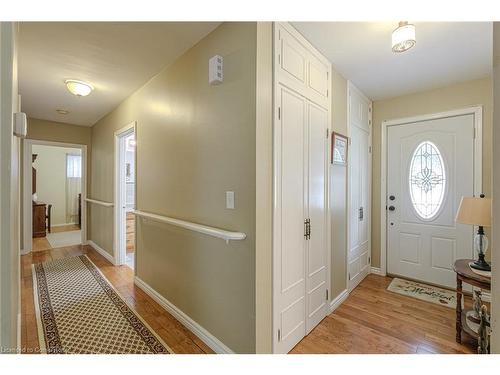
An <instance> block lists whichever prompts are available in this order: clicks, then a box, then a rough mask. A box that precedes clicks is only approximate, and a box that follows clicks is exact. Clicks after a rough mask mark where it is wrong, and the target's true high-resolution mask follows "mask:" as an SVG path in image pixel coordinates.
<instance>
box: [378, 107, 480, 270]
mask: <svg viewBox="0 0 500 375" xmlns="http://www.w3.org/2000/svg"><path fill="white" fill-rule="evenodd" d="M464 115H474V129H475V139H474V195H476V196H478V195H479V194H481V193H482V186H483V172H482V165H483V106H482V105H478V106H474V107H466V108H461V109H456V110H452V111H446V112H438V113H431V114H426V115H421V116H413V117H404V118H399V119H394V120H385V121H382V124H381V138H382V139H381V149H380V150H381V156H380V269H381V271H382V275H386V274H387V210H386V205H387V130H388V128H389V126H395V125H406V124H411V123H415V122H421V121H429V120H437V119H442V118H447V117H456V116H464Z"/></svg>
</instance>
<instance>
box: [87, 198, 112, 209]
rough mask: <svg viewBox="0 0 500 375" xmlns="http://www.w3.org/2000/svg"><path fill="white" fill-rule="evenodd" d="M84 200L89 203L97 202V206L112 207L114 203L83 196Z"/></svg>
mask: <svg viewBox="0 0 500 375" xmlns="http://www.w3.org/2000/svg"><path fill="white" fill-rule="evenodd" d="M85 201H86V202H89V203H94V204H97V205H99V206H104V207H113V206H114V203H112V202H106V201H101V200H98V199H91V198H85Z"/></svg>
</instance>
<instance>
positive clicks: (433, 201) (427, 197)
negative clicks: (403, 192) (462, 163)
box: [408, 141, 446, 220]
mask: <svg viewBox="0 0 500 375" xmlns="http://www.w3.org/2000/svg"><path fill="white" fill-rule="evenodd" d="M408 181H409V185H410V186H409V187H410V198H411V202H412V204H413V207H414V208H415V211H416V212H417V214H418V216H420V218H421V219H424V220H430V219H432V218H433V217H434V216H436V214H437V213H438V212H439V209H440V208H441V205H442V204H443V200H444V194H445V188H446V171H445V165H444V162H443V157H442V156H441V152H440V151H439V149H438V148H437V146H436V145H435V144H434V143H432V142H430V141H424V142H422V143H420V144H419V145H418V146H417V148H416V149H415V151H414V152H413V157H412V159H411V163H410V171H409V177H408Z"/></svg>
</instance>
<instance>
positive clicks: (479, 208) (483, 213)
mask: <svg viewBox="0 0 500 375" xmlns="http://www.w3.org/2000/svg"><path fill="white" fill-rule="evenodd" d="M455 221H456V222H457V223H462V224H470V225H477V226H478V230H477V234H476V235H475V236H474V250H476V251H477V253H478V258H479V259H478V260H476V261H474V262H473V263H471V265H470V266H471V267H472V268H475V269H478V270H481V271H491V267H490V265H489V264H488V262H486V261H485V260H484V255H485V254H486V251H487V250H488V237H486V235H485V234H484V229H483V227H489V226H491V199H490V198H485V197H484V194H481V197H480V198H477V197H462V200H461V201H460V207H459V208H458V212H457V217H456V218H455Z"/></svg>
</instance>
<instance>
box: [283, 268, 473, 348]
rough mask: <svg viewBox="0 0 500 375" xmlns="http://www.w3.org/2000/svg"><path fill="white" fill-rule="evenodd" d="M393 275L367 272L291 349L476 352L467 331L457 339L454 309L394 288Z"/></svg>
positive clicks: (468, 300) (468, 304)
mask: <svg viewBox="0 0 500 375" xmlns="http://www.w3.org/2000/svg"><path fill="white" fill-rule="evenodd" d="M391 280H392V279H391V278H390V277H382V276H376V275H368V276H367V277H366V279H364V280H363V281H362V282H361V283H360V284H359V286H358V287H357V288H356V289H354V290H353V291H352V292H351V294H350V295H349V297H348V298H347V299H346V300H345V301H344V303H342V305H340V306H339V307H338V308H337V309H336V310H335V311H334V312H333V313H332V314H330V315H329V316H327V317H326V318H325V319H323V321H322V322H321V323H320V324H319V325H318V326H317V327H316V328H315V329H314V330H313V331H312V332H311V333H310V334H309V335H308V336H307V337H305V338H304V339H303V340H302V341H301V342H299V343H298V344H297V346H295V348H293V349H292V351H291V353H360V354H361V353H407V354H409V353H426V354H429V353H475V352H476V349H475V346H477V343H475V342H474V341H473V340H471V339H470V338H467V337H466V336H465V335H462V343H463V344H462V345H461V344H457V343H456V342H455V310H454V309H451V308H449V307H444V306H439V305H436V304H433V303H430V302H425V301H421V300H418V299H415V298H412V297H406V296H402V295H399V294H396V293H392V292H389V291H388V290H387V286H388V285H389V284H390V282H391ZM470 304H471V301H470V298H469V297H467V300H466V306H470Z"/></svg>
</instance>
